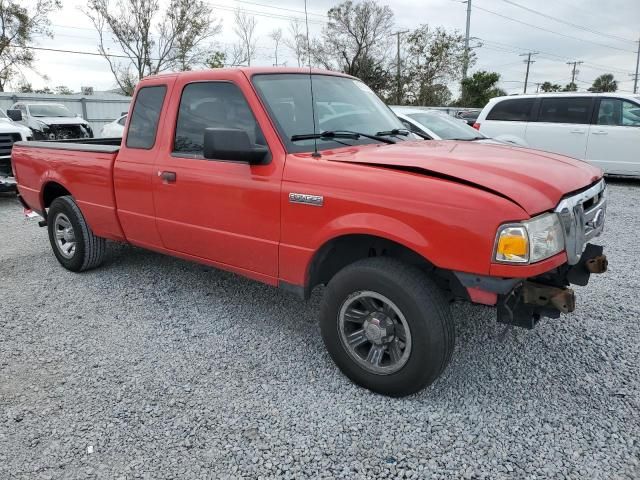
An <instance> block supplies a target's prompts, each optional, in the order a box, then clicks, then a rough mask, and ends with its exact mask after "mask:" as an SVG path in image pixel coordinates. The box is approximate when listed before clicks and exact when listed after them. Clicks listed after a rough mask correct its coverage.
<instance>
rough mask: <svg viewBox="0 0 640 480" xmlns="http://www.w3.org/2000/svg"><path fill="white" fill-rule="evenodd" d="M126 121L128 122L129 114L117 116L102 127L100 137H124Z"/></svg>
mask: <svg viewBox="0 0 640 480" xmlns="http://www.w3.org/2000/svg"><path fill="white" fill-rule="evenodd" d="M125 123H127V114H124V115H122V116H121V117H120V118H116V119H115V120H114V121H113V122H109V123H107V124H106V125H105V126H104V127H102V129H101V130H100V137H101V138H122V134H123V133H124V125H125Z"/></svg>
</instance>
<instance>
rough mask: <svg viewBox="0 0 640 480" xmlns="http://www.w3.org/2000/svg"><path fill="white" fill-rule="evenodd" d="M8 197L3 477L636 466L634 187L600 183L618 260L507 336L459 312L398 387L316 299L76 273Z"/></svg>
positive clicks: (490, 320)
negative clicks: (324, 337)
mask: <svg viewBox="0 0 640 480" xmlns="http://www.w3.org/2000/svg"><path fill="white" fill-rule="evenodd" d="M21 213H22V211H21V207H19V205H18V204H17V202H16V200H15V199H13V198H6V197H4V198H0V478H2V479H7V478H16V479H45V478H69V479H79V478H109V479H111V478H122V479H125V478H126V479H129V478H149V479H160V478H181V479H182V478H239V477H250V478H303V477H304V478H333V477H347V478H372V477H387V478H388V477H392V478H402V477H403V476H405V477H408V478H434V479H435V478H491V479H497V478H513V479H522V478H530V479H541V478H576V479H578V478H580V479H586V478H589V479H600V478H601V479H614V478H635V479H637V478H640V324H639V317H640V300H639V299H638V295H639V292H640V274H639V273H638V255H639V254H640V246H639V242H638V240H637V232H638V230H640V182H617V183H615V184H612V185H611V186H610V207H609V212H608V219H607V222H608V225H607V229H606V233H605V234H604V235H603V237H601V239H600V241H602V242H604V244H605V245H606V251H607V253H608V255H609V259H610V271H609V272H608V273H607V274H606V275H603V276H599V277H595V278H593V279H592V282H591V283H590V285H589V286H587V287H585V288H578V302H579V303H578V308H577V310H576V312H574V313H573V314H571V315H568V316H565V317H564V318H563V319H561V320H546V321H544V322H543V323H542V324H541V325H539V327H538V328H537V329H536V330H534V331H524V330H512V331H511V332H509V333H507V334H506V335H505V336H504V337H502V336H501V333H502V331H503V327H501V326H498V325H496V323H495V320H494V311H493V310H492V309H489V308H484V307H476V306H470V305H466V304H457V305H455V306H454V317H455V319H456V320H455V321H456V328H457V331H458V342H457V347H456V352H455V354H454V358H453V361H452V363H451V364H450V366H449V368H448V369H447V370H446V372H445V373H444V375H443V376H442V377H441V378H440V379H439V380H438V381H437V382H436V383H435V384H434V385H432V386H431V387H430V388H428V389H426V390H425V391H423V392H421V393H420V394H418V395H415V396H413V397H409V398H405V399H399V400H398V399H389V398H385V397H382V396H378V395H375V394H372V393H370V392H368V391H366V390H363V389H361V388H358V387H356V386H354V385H352V384H351V383H350V382H349V381H348V380H347V379H346V378H345V377H343V376H342V375H341V374H340V373H339V372H338V370H337V369H336V368H335V367H334V365H333V364H332V362H331V360H330V358H329V356H328V354H327V353H326V352H325V350H324V347H323V345H322V341H321V338H320V333H319V329H318V324H317V321H316V317H317V311H318V302H319V298H320V292H318V293H316V295H314V297H313V298H312V301H310V302H308V303H302V302H299V301H298V300H296V299H295V298H293V297H290V296H288V295H287V294H286V293H283V292H280V291H278V290H276V289H273V288H270V287H267V286H263V285H260V284H258V283H254V282H251V281H249V280H245V279H242V278H239V277H236V276H234V275H231V274H228V273H224V272H220V271H216V270H213V269H210V268H207V267H203V266H200V265H196V264H192V263H188V262H184V261H180V260H176V259H173V258H169V257H165V256H161V255H157V254H154V253H150V252H146V251H143V250H139V249H136V248H132V247H127V246H121V245H110V248H109V254H108V258H107V260H106V262H105V265H104V266H103V267H102V268H100V269H98V270H95V271H91V272H87V273H83V274H73V273H70V272H67V271H66V270H64V269H62V267H60V266H59V265H58V263H57V261H56V260H55V258H54V256H53V254H52V253H51V251H50V247H49V243H48V239H47V236H46V231H45V230H44V229H39V228H38V227H37V225H36V222H35V221H34V220H28V219H25V218H23V217H22V214H21Z"/></svg>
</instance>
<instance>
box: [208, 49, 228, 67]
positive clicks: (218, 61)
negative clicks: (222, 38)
mask: <svg viewBox="0 0 640 480" xmlns="http://www.w3.org/2000/svg"><path fill="white" fill-rule="evenodd" d="M226 59H227V55H226V53H224V52H221V51H220V50H216V51H214V52H212V53H211V55H209V57H208V58H207V59H206V60H205V62H204V64H205V66H206V67H207V68H224V65H225V61H226Z"/></svg>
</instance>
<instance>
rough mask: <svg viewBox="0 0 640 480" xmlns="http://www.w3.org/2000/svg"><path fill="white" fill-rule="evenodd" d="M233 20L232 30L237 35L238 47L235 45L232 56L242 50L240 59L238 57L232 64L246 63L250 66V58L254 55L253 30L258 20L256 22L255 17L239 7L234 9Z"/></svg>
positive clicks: (235, 55) (255, 40)
mask: <svg viewBox="0 0 640 480" xmlns="http://www.w3.org/2000/svg"><path fill="white" fill-rule="evenodd" d="M234 22H235V25H234V27H233V31H234V32H235V33H236V35H237V37H238V46H239V48H238V47H236V51H235V52H234V53H235V54H234V57H238V55H237V54H238V53H240V52H242V59H241V60H240V59H238V60H237V61H236V62H234V64H239V63H246V64H247V65H248V66H251V60H253V58H254V57H255V55H256V43H257V38H256V36H255V30H256V25H257V23H258V22H256V17H254V16H253V15H247V14H246V13H244V12H242V11H241V10H239V9H238V10H236V13H235V17H234Z"/></svg>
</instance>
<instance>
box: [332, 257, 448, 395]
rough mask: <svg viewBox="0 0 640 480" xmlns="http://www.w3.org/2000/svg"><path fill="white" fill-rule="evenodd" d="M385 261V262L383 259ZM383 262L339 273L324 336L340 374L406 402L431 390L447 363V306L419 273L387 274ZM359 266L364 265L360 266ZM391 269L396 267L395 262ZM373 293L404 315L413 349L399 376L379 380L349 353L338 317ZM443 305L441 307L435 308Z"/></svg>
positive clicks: (334, 285) (387, 271)
mask: <svg viewBox="0 0 640 480" xmlns="http://www.w3.org/2000/svg"><path fill="white" fill-rule="evenodd" d="M384 260H387V259H384ZM384 263H385V262H380V265H379V266H377V265H376V262H368V261H364V262H358V263H357V264H354V265H352V266H349V267H347V268H346V269H345V270H344V271H342V272H339V273H338V274H337V275H336V276H335V277H334V278H333V279H332V280H331V282H329V285H328V286H327V290H326V292H325V296H324V300H323V305H322V312H321V322H320V327H321V332H322V337H323V339H324V342H325V345H326V347H327V350H328V351H329V353H330V355H331V357H332V358H333V360H334V361H335V363H336V364H337V365H338V367H339V368H340V369H341V370H342V372H343V373H344V374H345V375H346V376H347V377H349V378H350V379H351V380H352V381H354V382H355V383H357V384H359V385H362V386H364V387H365V388H368V389H369V390H372V391H374V392H377V393H382V394H385V395H390V396H404V395H409V394H411V393H415V392H417V391H419V390H421V389H422V388H424V387H425V386H426V385H428V384H430V383H432V382H433V380H435V379H436V378H437V377H438V375H439V374H440V372H441V370H442V368H443V362H445V360H444V358H447V357H448V355H447V344H448V342H447V341H446V333H445V331H444V329H445V326H444V323H443V322H445V321H449V320H450V319H449V318H441V317H442V308H443V306H444V302H445V300H444V299H443V298H442V296H441V293H440V292H439V291H437V288H438V287H436V286H435V284H433V282H431V281H430V280H429V279H428V278H427V277H426V275H424V274H423V273H422V272H420V271H419V270H418V269H415V270H416V271H413V270H411V269H414V268H415V267H412V266H410V265H403V266H402V267H403V268H406V269H409V270H411V271H409V272H405V273H409V274H408V275H402V274H400V275H398V272H397V269H393V268H392V269H385V268H384V266H385V265H384ZM358 264H360V265H358ZM391 264H393V262H391ZM362 290H370V291H373V292H376V293H379V294H381V295H384V296H385V297H387V298H388V299H389V300H391V301H392V302H393V303H394V304H395V305H396V306H397V307H398V308H399V309H400V311H401V312H402V313H403V315H404V316H405V319H406V321H407V323H408V325H409V329H410V331H411V340H412V347H411V353H410V356H409V359H408V360H407V363H406V364H405V365H404V366H403V367H402V368H401V369H400V370H399V371H397V372H395V373H392V374H389V375H378V374H374V373H371V372H369V371H367V370H365V369H364V368H363V367H362V366H360V365H359V364H358V363H357V362H356V361H355V360H354V359H353V358H352V357H351V356H350V355H349V353H348V352H347V351H346V347H345V346H344V345H343V343H342V340H341V339H340V332H339V320H338V316H339V312H340V309H341V307H342V305H343V303H344V301H345V300H346V299H347V297H348V296H349V295H351V294H353V293H354V292H357V291H362ZM438 303H440V305H436V304H438Z"/></svg>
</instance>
